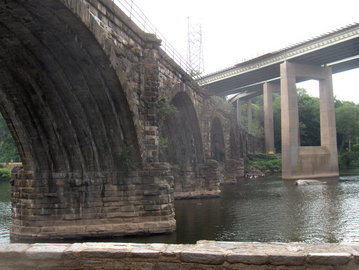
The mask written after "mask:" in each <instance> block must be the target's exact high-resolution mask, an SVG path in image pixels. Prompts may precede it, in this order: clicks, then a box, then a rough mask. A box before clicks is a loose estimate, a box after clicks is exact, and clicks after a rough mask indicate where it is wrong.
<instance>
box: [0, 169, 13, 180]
mask: <svg viewBox="0 0 359 270" xmlns="http://www.w3.org/2000/svg"><path fill="white" fill-rule="evenodd" d="M10 179H11V170H10V169H4V168H2V169H0V180H10Z"/></svg>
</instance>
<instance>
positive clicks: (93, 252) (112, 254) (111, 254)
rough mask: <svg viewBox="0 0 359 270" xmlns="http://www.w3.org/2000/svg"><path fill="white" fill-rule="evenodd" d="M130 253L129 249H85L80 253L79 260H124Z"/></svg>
mask: <svg viewBox="0 0 359 270" xmlns="http://www.w3.org/2000/svg"><path fill="white" fill-rule="evenodd" d="M127 253H128V250H127V249H118V248H104V247H99V248H96V247H94V248H85V249H83V250H81V251H79V252H78V255H77V256H78V257H79V258H84V259H86V258H88V259H91V258H96V259H111V260H113V259H123V258H125V257H126V255H127Z"/></svg>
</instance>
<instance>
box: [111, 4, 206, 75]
mask: <svg viewBox="0 0 359 270" xmlns="http://www.w3.org/2000/svg"><path fill="white" fill-rule="evenodd" d="M112 1H113V2H114V3H115V4H116V5H117V6H118V7H119V8H120V9H121V10H122V11H123V12H124V13H125V14H126V15H127V16H128V17H129V18H130V19H131V20H132V21H133V22H134V23H135V24H136V25H137V26H138V27H140V28H141V30H143V31H144V32H147V33H154V34H155V35H156V36H157V37H158V38H159V39H161V40H162V44H161V47H162V49H163V50H164V51H165V52H166V53H167V55H168V56H169V57H171V58H172V59H173V60H174V61H175V62H176V63H177V64H178V65H179V66H180V67H181V68H182V69H183V70H185V71H186V72H187V73H188V74H191V70H192V69H191V66H190V64H189V63H188V62H187V60H186V59H185V58H183V57H182V55H181V54H180V53H179V52H177V51H176V50H175V48H174V47H173V46H172V45H171V44H170V43H169V42H168V41H167V39H166V38H165V37H164V36H163V35H162V34H161V33H160V32H159V31H158V29H157V28H156V27H155V26H154V25H153V24H152V23H151V22H150V21H149V20H148V18H147V16H146V15H145V14H144V13H143V12H142V11H141V9H140V8H139V7H138V6H137V5H136V4H135V3H134V2H133V1H132V0H112ZM190 76H191V75H190ZM192 77H193V78H194V79H198V78H200V75H196V76H192Z"/></svg>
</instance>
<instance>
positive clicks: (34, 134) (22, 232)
mask: <svg viewBox="0 0 359 270" xmlns="http://www.w3.org/2000/svg"><path fill="white" fill-rule="evenodd" d="M0 48H1V49H0V111H1V114H2V115H3V117H4V118H5V120H6V122H7V124H8V126H9V129H10V131H11V133H12V136H13V138H14V141H15V144H16V146H17V148H18V150H19V154H20V157H21V161H22V163H23V168H22V169H21V168H18V169H17V170H16V171H13V175H12V180H11V184H12V186H13V187H12V218H13V221H12V226H11V231H10V235H11V239H13V240H26V239H37V240H39V239H47V240H48V239H66V238H84V237H106V236H121V235H125V234H149V233H168V232H172V231H174V230H175V228H176V222H175V219H174V206H173V201H174V198H191V197H212V196H219V193H220V190H219V184H220V183H221V182H234V181H235V180H236V177H237V176H241V175H243V159H242V158H241V156H243V152H246V151H248V148H249V147H251V146H253V147H252V148H251V149H250V151H251V152H253V151H256V149H255V147H257V148H258V152H262V151H263V147H262V146H264V145H263V144H262V145H261V143H260V140H259V141H258V142H256V141H255V138H254V137H253V136H251V135H249V134H246V133H241V132H240V131H239V128H238V125H237V123H236V121H235V119H234V120H232V117H231V114H230V113H229V112H228V111H227V110H226V109H224V108H223V107H221V106H220V105H219V104H218V103H216V102H215V101H214V100H213V99H212V98H211V97H210V95H208V93H206V92H205V91H203V89H201V88H200V87H199V86H198V84H197V83H196V82H195V81H193V80H192V78H191V77H190V76H189V75H188V74H187V73H186V72H185V70H184V69H182V68H181V67H180V66H179V65H178V64H177V63H176V62H174V61H173V60H172V59H171V58H170V57H169V56H168V55H167V54H166V53H165V52H164V51H163V50H162V47H161V40H159V39H158V38H157V37H156V36H155V35H154V34H149V33H146V32H143V31H142V30H140V28H139V27H138V26H137V25H136V24H135V23H134V22H133V21H132V20H131V19H130V18H129V17H128V16H126V14H125V13H124V12H123V11H122V10H121V9H120V8H118V7H117V6H116V5H115V4H114V2H113V1H109V0H29V1H0Z"/></svg>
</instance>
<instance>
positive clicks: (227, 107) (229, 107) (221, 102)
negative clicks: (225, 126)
mask: <svg viewBox="0 0 359 270" xmlns="http://www.w3.org/2000/svg"><path fill="white" fill-rule="evenodd" d="M211 98H212V99H213V101H214V103H215V104H216V105H217V106H218V107H219V108H221V109H222V110H224V111H227V112H229V113H230V114H231V115H232V117H233V118H235V117H237V112H236V109H235V108H234V106H233V104H232V103H230V102H227V101H226V99H225V98H223V97H218V96H211Z"/></svg>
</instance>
